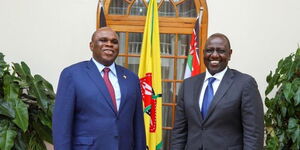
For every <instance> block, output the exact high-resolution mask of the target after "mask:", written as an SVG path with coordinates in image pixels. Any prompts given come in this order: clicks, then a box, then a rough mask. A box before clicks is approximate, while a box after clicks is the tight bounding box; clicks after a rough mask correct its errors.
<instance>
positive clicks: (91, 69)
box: [87, 60, 117, 114]
mask: <svg viewBox="0 0 300 150" xmlns="http://www.w3.org/2000/svg"><path fill="white" fill-rule="evenodd" d="M87 73H88V75H89V77H90V78H91V79H92V80H93V81H94V82H93V83H95V85H96V87H97V88H98V89H100V90H99V91H100V92H101V93H102V95H103V96H104V97H105V101H106V102H107V103H108V105H109V106H110V108H111V109H112V111H113V112H114V113H115V114H117V112H115V109H114V106H113V103H112V100H111V97H110V96H109V94H108V93H109V92H108V89H107V88H106V85H105V82H104V80H103V78H102V77H101V74H100V72H99V71H98V69H97V67H96V65H95V64H94V62H93V61H92V60H90V61H89V62H88V66H87Z"/></svg>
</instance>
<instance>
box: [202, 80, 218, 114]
mask: <svg viewBox="0 0 300 150" xmlns="http://www.w3.org/2000/svg"><path fill="white" fill-rule="evenodd" d="M215 80H216V78H214V77H210V78H208V84H207V87H206V89H205V93H204V97H203V102H202V110H201V114H202V118H203V119H204V118H205V117H206V115H207V112H208V109H209V105H210V103H211V101H212V99H213V97H214V89H213V87H212V84H213V82H214V81H215Z"/></svg>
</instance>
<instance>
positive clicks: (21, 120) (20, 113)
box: [13, 99, 29, 132]
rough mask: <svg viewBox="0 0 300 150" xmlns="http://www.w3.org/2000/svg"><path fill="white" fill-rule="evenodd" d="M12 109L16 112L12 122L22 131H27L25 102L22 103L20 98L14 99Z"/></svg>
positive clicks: (27, 118)
mask: <svg viewBox="0 0 300 150" xmlns="http://www.w3.org/2000/svg"><path fill="white" fill-rule="evenodd" d="M14 109H15V113H16V115H15V116H16V117H15V119H14V120H13V122H14V123H15V124H16V125H17V126H18V127H19V128H21V129H22V130H23V132H26V131H27V128H28V120H29V117H28V109H27V106H26V104H24V103H23V102H22V101H21V100H20V99H17V100H15V101H14Z"/></svg>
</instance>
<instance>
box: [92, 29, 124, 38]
mask: <svg viewBox="0 0 300 150" xmlns="http://www.w3.org/2000/svg"><path fill="white" fill-rule="evenodd" d="M102 31H110V32H113V33H114V34H115V36H116V37H117V38H118V35H117V33H116V32H115V31H114V30H113V29H112V28H110V27H102V28H98V29H97V30H96V31H95V32H94V33H93V35H92V38H91V41H94V40H95V37H96V35H98V34H100V33H101V32H102Z"/></svg>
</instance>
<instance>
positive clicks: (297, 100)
mask: <svg viewBox="0 0 300 150" xmlns="http://www.w3.org/2000/svg"><path fill="white" fill-rule="evenodd" d="M294 100H295V106H297V105H298V104H299V103H300V87H298V90H297V92H296V94H295V96H294Z"/></svg>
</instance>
